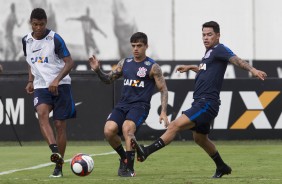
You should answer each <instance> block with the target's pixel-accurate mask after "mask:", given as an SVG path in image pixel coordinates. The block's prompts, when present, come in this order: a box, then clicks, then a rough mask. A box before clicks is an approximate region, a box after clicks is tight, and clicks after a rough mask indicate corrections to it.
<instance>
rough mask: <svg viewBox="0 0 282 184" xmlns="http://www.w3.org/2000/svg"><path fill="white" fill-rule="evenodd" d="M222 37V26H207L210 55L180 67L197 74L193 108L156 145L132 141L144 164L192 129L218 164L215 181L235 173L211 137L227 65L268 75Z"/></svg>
mask: <svg viewBox="0 0 282 184" xmlns="http://www.w3.org/2000/svg"><path fill="white" fill-rule="evenodd" d="M219 38H220V28H219V25H218V23H216V22H214V21H210V22H206V23H204V24H203V26H202V39H203V43H204V46H205V47H206V52H205V56H204V57H203V58H202V61H201V63H200V65H199V66H194V65H182V66H179V67H178V68H177V71H179V72H181V73H182V72H187V71H189V70H192V71H194V72H196V73H197V75H196V78H195V89H194V94H193V98H194V102H193V103H192V107H191V108H190V109H188V110H186V111H183V113H182V115H181V116H180V117H178V118H176V119H175V120H174V121H172V122H171V123H170V124H169V126H168V128H167V130H166V132H165V133H164V134H163V135H162V136H161V137H160V138H159V139H158V140H156V141H155V142H154V143H153V144H151V145H149V146H147V147H144V146H143V145H140V144H138V142H137V141H136V139H135V138H132V139H131V146H132V147H133V148H135V149H136V150H137V159H138V160H139V161H141V162H142V161H144V160H145V159H146V158H147V157H148V156H149V155H150V154H152V153H153V152H155V151H157V150H159V149H161V148H163V147H164V146H166V145H168V144H169V143H170V142H171V141H172V140H173V139H174V137H175V136H176V134H177V133H178V132H179V131H182V130H185V129H191V130H192V134H193V138H194V140H195V142H196V143H197V144H198V145H199V146H200V147H201V148H203V149H204V150H205V151H206V152H207V154H208V155H209V156H210V157H211V158H212V159H213V160H214V162H215V164H216V172H215V174H214V175H213V178H221V177H222V176H223V175H225V174H230V173H231V171H232V169H231V168H230V167H229V166H228V165H227V164H226V163H225V162H224V161H223V160H222V158H221V156H220V154H219V152H218V150H217V149H216V147H215V145H214V143H213V142H212V141H211V140H210V139H209V137H208V134H209V132H210V123H211V122H212V121H213V120H214V118H215V117H216V116H217V114H218V110H219V106H220V99H219V93H220V90H221V86H222V83H223V78H224V73H225V70H226V67H227V64H228V62H230V63H232V64H234V65H236V66H238V67H240V68H242V69H245V70H247V71H249V72H251V73H252V75H253V76H255V77H257V78H259V79H261V80H264V79H265V78H266V73H265V72H263V71H260V70H257V69H255V68H254V67H252V66H250V65H249V64H248V63H247V62H246V61H244V60H242V59H241V58H239V57H238V56H236V55H235V54H234V53H233V52H232V51H231V50H230V49H229V48H227V47H226V46H225V45H223V44H221V43H220V42H219Z"/></svg>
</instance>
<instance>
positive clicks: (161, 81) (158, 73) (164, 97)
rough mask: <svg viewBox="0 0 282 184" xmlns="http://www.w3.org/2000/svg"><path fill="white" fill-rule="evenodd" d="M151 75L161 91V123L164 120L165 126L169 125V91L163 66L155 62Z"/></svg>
mask: <svg viewBox="0 0 282 184" xmlns="http://www.w3.org/2000/svg"><path fill="white" fill-rule="evenodd" d="M151 76H152V77H153V78H154V79H155V82H156V86H157V88H158V90H159V92H160V93H161V104H162V110H161V114H160V120H159V121H160V123H162V122H164V126H165V127H167V126H168V124H169V122H168V119H167V114H166V113H167V101H168V91H167V86H166V82H165V78H164V76H163V73H162V70H161V67H160V66H159V65H158V64H154V65H153V66H152V69H151Z"/></svg>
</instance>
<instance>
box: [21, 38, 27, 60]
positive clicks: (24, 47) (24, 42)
mask: <svg viewBox="0 0 282 184" xmlns="http://www.w3.org/2000/svg"><path fill="white" fill-rule="evenodd" d="M26 38H27V35H26V36H24V37H23V38H22V44H23V52H24V56H26Z"/></svg>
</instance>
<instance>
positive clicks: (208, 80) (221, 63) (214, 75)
mask: <svg viewBox="0 0 282 184" xmlns="http://www.w3.org/2000/svg"><path fill="white" fill-rule="evenodd" d="M232 56H235V54H234V53H233V52H232V51H231V50H230V49H229V48H227V47H226V46H224V45H223V44H218V45H216V46H214V47H212V48H211V49H209V50H207V51H206V53H205V56H204V57H203V59H202V61H201V63H200V65H199V72H198V73H197V75H196V79H195V91H194V95H193V98H194V99H199V98H206V99H214V100H218V99H219V93H220V90H221V87H222V83H223V78H224V73H225V70H226V67H227V64H228V61H229V59H230V57H232Z"/></svg>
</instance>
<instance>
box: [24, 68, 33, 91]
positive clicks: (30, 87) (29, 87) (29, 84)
mask: <svg viewBox="0 0 282 184" xmlns="http://www.w3.org/2000/svg"><path fill="white" fill-rule="evenodd" d="M33 80H34V76H33V75H32V73H31V68H30V66H29V65H28V82H27V85H26V87H25V90H26V92H27V94H32V93H33V92H34V87H33Z"/></svg>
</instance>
